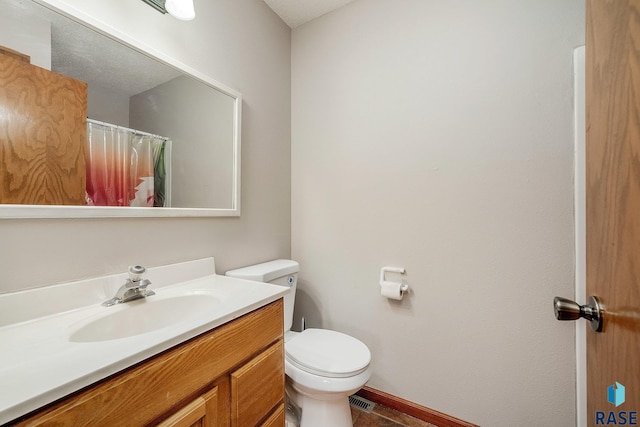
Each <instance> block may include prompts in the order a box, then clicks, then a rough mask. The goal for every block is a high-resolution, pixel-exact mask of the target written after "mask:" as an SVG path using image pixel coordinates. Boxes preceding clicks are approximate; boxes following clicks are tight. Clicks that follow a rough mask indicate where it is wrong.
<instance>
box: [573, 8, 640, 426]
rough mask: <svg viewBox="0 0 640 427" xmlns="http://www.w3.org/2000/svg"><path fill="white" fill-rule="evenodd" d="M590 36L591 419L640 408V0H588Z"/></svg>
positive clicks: (588, 97)
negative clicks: (600, 310)
mask: <svg viewBox="0 0 640 427" xmlns="http://www.w3.org/2000/svg"><path fill="white" fill-rule="evenodd" d="M586 36H587V38H586V102H587V110H586V114H587V116H586V121H587V133H586V135H587V143H586V149H587V151H586V155H587V165H586V166H587V217H586V219H587V294H588V295H597V296H599V297H600V298H601V299H602V302H603V304H604V305H605V315H604V330H603V332H602V333H594V332H593V331H591V329H588V334H587V367H588V374H587V375H588V376H587V386H588V393H587V394H588V402H587V411H588V414H587V419H588V420H589V425H590V426H593V425H595V411H606V412H608V411H610V410H640V364H639V363H638V354H639V353H640V259H639V255H640V113H639V111H640V1H638V0H588V1H587V34H586ZM585 327H586V326H585ZM615 382H620V383H621V384H623V385H624V386H625V387H626V401H627V404H626V406H625V407H623V406H621V407H620V408H618V409H616V407H615V406H614V405H611V404H610V403H608V401H607V387H608V386H610V385H613V384H615Z"/></svg>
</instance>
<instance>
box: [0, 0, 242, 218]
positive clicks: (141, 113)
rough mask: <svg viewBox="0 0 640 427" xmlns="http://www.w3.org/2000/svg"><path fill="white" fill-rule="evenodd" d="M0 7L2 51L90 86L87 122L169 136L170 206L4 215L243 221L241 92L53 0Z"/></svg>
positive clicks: (8, 0)
mask: <svg viewBox="0 0 640 427" xmlns="http://www.w3.org/2000/svg"><path fill="white" fill-rule="evenodd" d="M0 6H1V7H2V10H3V12H2V15H1V16H0V46H5V47H9V48H11V49H13V50H16V51H19V52H23V53H26V54H27V55H30V56H31V63H32V64H33V65H37V66H39V67H42V68H47V69H50V70H52V71H54V72H56V73H59V74H62V75H65V76H68V77H72V78H74V79H77V80H80V81H83V82H86V83H87V87H88V99H87V116H88V118H89V119H92V120H97V121H100V122H106V123H110V124H113V125H116V126H119V127H122V128H129V129H135V130H137V131H142V132H146V133H150V134H155V135H161V136H163V137H166V138H168V139H169V140H171V144H170V145H171V153H170V156H168V157H169V160H168V161H170V164H169V165H168V169H169V175H170V178H171V179H170V180H169V182H170V194H171V197H170V200H171V204H170V207H155V208H147V207H115V206H53V205H22V204H0V218H65V217H69V218H76V217H165V216H170V217H180V216H239V215H240V119H241V106H242V98H241V95H240V94H239V93H238V92H236V91H235V90H233V89H231V88H228V87H226V86H225V85H223V84H221V83H219V82H217V81H215V80H213V79H211V78H210V77H208V76H206V75H203V74H202V73H199V72H198V71H196V70H193V69H191V68H190V67H188V66H186V65H184V64H181V63H179V62H177V61H175V60H174V59H172V58H169V57H167V56H166V55H164V54H162V53H161V52H158V51H154V50H151V49H149V48H146V47H145V48H144V49H143V45H142V44H141V43H140V42H138V41H137V40H134V39H132V38H130V37H128V36H127V35H125V34H122V33H120V32H119V31H117V30H114V29H113V28H111V27H108V26H107V25H105V24H103V23H101V22H99V21H97V20H95V19H94V18H92V17H90V16H88V15H83V14H82V13H80V12H78V11H77V10H75V9H72V8H70V7H69V6H66V5H65V4H64V3H62V2H60V1H59V0H37V1H33V0H0ZM152 12H153V11H152V10H151V9H150V13H152ZM0 138H2V136H0ZM0 147H1V146H0ZM0 154H2V151H0ZM2 160H3V159H2V158H0V163H2ZM2 164H4V163H2ZM3 173H4V172H3ZM0 182H2V181H1V180H0ZM5 182H6V180H5Z"/></svg>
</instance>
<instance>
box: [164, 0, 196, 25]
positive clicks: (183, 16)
mask: <svg viewBox="0 0 640 427" xmlns="http://www.w3.org/2000/svg"><path fill="white" fill-rule="evenodd" d="M164 7H165V8H166V9H167V12H169V14H170V15H171V16H173V17H174V18H177V19H180V20H182V21H191V20H192V19H193V18H195V17H196V11H195V9H194V8H193V0H166V2H165V4H164Z"/></svg>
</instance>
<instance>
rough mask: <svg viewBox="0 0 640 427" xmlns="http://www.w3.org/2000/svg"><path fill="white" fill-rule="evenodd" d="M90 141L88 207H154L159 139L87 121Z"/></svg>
mask: <svg viewBox="0 0 640 427" xmlns="http://www.w3.org/2000/svg"><path fill="white" fill-rule="evenodd" d="M87 138H88V144H89V146H88V150H87V160H86V163H87V204H88V205H91V206H137V207H153V198H154V159H153V149H152V147H153V144H154V143H155V142H157V141H155V140H156V139H157V137H154V136H152V135H146V134H145V135H141V134H138V133H136V132H135V131H132V130H130V129H126V128H121V127H117V126H112V125H108V124H101V123H96V122H87ZM162 143H164V141H162Z"/></svg>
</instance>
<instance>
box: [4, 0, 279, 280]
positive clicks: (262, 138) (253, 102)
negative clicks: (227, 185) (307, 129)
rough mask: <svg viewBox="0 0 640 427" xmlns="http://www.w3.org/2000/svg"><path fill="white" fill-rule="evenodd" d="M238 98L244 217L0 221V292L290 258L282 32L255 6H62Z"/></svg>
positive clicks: (92, 2)
mask: <svg viewBox="0 0 640 427" xmlns="http://www.w3.org/2000/svg"><path fill="white" fill-rule="evenodd" d="M65 3H67V4H69V5H72V6H74V7H76V8H77V9H79V10H81V11H84V12H86V13H88V14H90V15H92V16H94V17H95V18H97V19H100V20H102V21H103V22H106V23H108V24H110V25H112V26H113V27H116V28H118V29H119V30H120V31H122V32H124V33H127V34H129V35H130V36H132V37H134V38H136V39H138V40H140V41H142V42H143V43H146V44H148V45H150V46H152V47H154V48H155V49H158V50H161V51H163V52H164V53H166V54H167V55H169V56H171V57H173V58H175V59H177V60H179V61H181V62H183V63H185V64H187V65H189V66H191V67H193V68H195V69H196V70H198V71H200V72H202V73H205V74H207V75H210V76H212V77H213V78H214V79H216V80H218V81H220V82H223V83H224V84H226V85H228V86H230V87H232V88H234V89H236V90H238V91H239V92H241V93H242V95H243V118H242V216H241V217H239V218H199V219H188V218H187V219H173V218H171V219H142V218H141V219H85V220H82V219H74V220H0V292H7V291H11V290H16V289H22V288H28V287H35V286H41V285H46V284H50V283H57V282H62V281H66V280H72V279H79V278H83V277H92V276H97V275H102V274H106V273H113V272H119V271H125V268H126V267H127V266H128V265H131V264H132V263H140V264H143V265H148V266H154V265H160V264H166V263H170V262H175V261H182V260H188V259H194V258H199V257H205V256H211V255H213V256H214V257H216V262H217V269H218V272H224V271H226V270H227V269H231V268H236V267H240V266H243V265H247V264H251V263H255V262H260V261H265V260H268V259H273V258H277V257H289V256H290V241H291V239H290V203H291V198H290V179H291V178H290V117H291V114H290V40H291V32H290V29H289V28H288V27H287V26H286V25H285V24H284V23H283V22H282V21H281V20H280V19H279V18H278V17H277V16H276V15H275V14H274V13H273V12H272V11H271V10H270V9H269V8H268V6H267V5H266V4H265V3H264V2H262V1H255V0H219V1H218V0H217V1H208V0H196V1H195V7H196V11H197V14H198V16H197V17H196V19H195V20H194V21H191V22H182V21H178V20H176V19H174V18H172V17H171V16H169V15H162V14H160V13H158V12H156V11H155V10H154V9H152V8H151V7H149V6H148V5H146V4H145V3H143V2H142V1H139V0H136V1H131V0H113V1H108V2H105V1H102V0H65Z"/></svg>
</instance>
